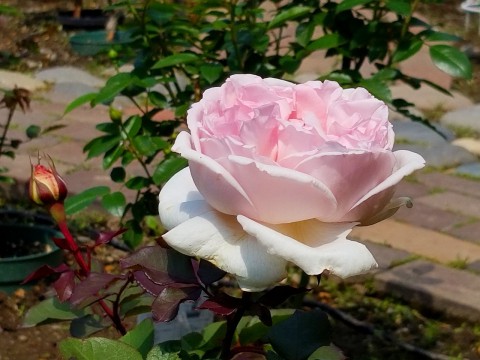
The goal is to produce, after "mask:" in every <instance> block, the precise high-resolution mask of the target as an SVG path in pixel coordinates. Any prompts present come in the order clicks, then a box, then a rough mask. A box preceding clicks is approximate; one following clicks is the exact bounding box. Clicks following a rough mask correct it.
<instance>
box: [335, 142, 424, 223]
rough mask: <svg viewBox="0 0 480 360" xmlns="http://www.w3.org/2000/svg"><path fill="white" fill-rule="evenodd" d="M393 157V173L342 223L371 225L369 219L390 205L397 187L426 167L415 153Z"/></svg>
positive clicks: (422, 159) (401, 152) (355, 207)
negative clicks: (406, 177) (407, 177)
mask: <svg viewBox="0 0 480 360" xmlns="http://www.w3.org/2000/svg"><path fill="white" fill-rule="evenodd" d="M393 155H394V156H395V158H396V164H395V168H394V169H393V173H392V174H391V175H390V176H389V177H387V178H386V179H385V180H384V181H383V182H381V183H380V184H378V185H377V186H376V187H374V188H373V189H372V190H370V191H369V192H368V193H366V194H365V195H364V196H363V197H362V198H361V199H360V200H358V201H357V203H356V204H355V205H353V207H352V209H351V210H350V211H349V212H348V213H347V214H346V215H345V216H344V217H343V218H342V219H341V220H340V221H351V220H357V221H361V222H362V224H363V223H369V220H368V218H370V217H372V216H375V215H376V214H377V213H378V212H379V211H381V210H382V209H383V208H384V207H385V206H386V205H387V204H388V202H389V201H390V199H391V198H392V196H393V194H394V191H395V188H394V187H395V185H396V184H398V183H399V182H400V180H402V179H403V178H404V177H405V176H407V175H409V174H411V173H412V172H414V171H415V170H418V169H421V168H423V167H424V166H425V159H424V158H423V157H421V156H420V155H418V154H416V153H414V152H411V151H408V150H398V151H395V152H394V153H393Z"/></svg>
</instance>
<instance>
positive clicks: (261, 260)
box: [163, 210, 287, 291]
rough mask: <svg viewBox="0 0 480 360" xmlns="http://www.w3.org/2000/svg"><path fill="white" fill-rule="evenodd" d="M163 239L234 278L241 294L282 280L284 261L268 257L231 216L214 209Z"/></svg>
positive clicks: (175, 229) (189, 221)
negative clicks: (241, 290)
mask: <svg viewBox="0 0 480 360" xmlns="http://www.w3.org/2000/svg"><path fill="white" fill-rule="evenodd" d="M163 238H164V239H165V241H166V242H167V243H168V244H169V245H170V246H171V247H173V248H174V249H176V250H177V251H180V252H181V253H183V254H186V255H190V256H198V257H200V258H202V259H205V260H207V261H210V262H211V263H213V264H214V265H215V266H217V267H219V268H220V269H222V270H224V271H226V272H228V273H230V274H233V275H235V277H236V278H237V281H238V284H239V286H240V287H241V288H242V289H243V290H245V291H261V290H264V289H265V288H267V287H268V286H270V285H272V284H274V283H276V282H278V281H280V280H281V279H283V278H284V277H285V266H286V264H287V262H286V261H285V260H284V259H282V258H281V257H278V256H275V255H271V254H268V253H267V252H266V251H265V249H264V248H263V246H262V245H260V244H259V243H258V242H257V240H256V239H255V238H254V237H252V236H250V235H248V234H247V233H246V232H245V231H243V229H242V227H241V226H240V224H239V223H238V222H237V221H236V219H235V217H233V216H229V215H224V214H221V213H219V212H217V211H215V210H212V211H210V212H207V213H203V214H202V215H200V216H196V217H193V218H191V219H190V220H187V221H185V222H183V223H182V224H180V225H178V226H176V227H175V228H173V229H172V230H170V231H169V232H167V233H166V234H164V235H163Z"/></svg>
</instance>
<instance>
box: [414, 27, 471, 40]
mask: <svg viewBox="0 0 480 360" xmlns="http://www.w3.org/2000/svg"><path fill="white" fill-rule="evenodd" d="M420 35H426V36H425V41H460V40H462V38H461V37H459V36H457V35H453V34H449V33H444V32H440V31H434V30H430V29H429V30H425V31H424V32H422V33H421V34H420Z"/></svg>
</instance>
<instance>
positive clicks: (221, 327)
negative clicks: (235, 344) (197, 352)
mask: <svg viewBox="0 0 480 360" xmlns="http://www.w3.org/2000/svg"><path fill="white" fill-rule="evenodd" d="M226 331H227V323H226V321H217V322H214V323H211V324H208V325H207V326H206V327H205V328H204V329H203V331H202V333H201V335H202V341H201V344H200V345H199V348H200V349H201V350H210V349H214V348H216V347H218V346H220V345H221V344H222V340H223V338H224V337H225V334H226ZM184 341H185V340H184Z"/></svg>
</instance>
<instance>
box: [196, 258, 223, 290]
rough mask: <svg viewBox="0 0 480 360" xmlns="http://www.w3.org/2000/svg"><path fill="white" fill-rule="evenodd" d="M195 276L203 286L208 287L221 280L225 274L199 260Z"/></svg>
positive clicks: (209, 263)
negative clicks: (196, 275)
mask: <svg viewBox="0 0 480 360" xmlns="http://www.w3.org/2000/svg"><path fill="white" fill-rule="evenodd" d="M197 274H198V277H199V278H200V280H201V281H202V283H203V284H205V285H210V284H213V283H214V282H216V281H218V280H220V279H221V278H223V277H224V276H225V274H226V272H225V271H223V270H220V269H219V268H218V267H216V266H215V265H213V264H212V263H211V262H209V261H206V260H200V263H199V266H198V270H197Z"/></svg>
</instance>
